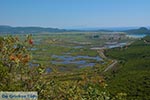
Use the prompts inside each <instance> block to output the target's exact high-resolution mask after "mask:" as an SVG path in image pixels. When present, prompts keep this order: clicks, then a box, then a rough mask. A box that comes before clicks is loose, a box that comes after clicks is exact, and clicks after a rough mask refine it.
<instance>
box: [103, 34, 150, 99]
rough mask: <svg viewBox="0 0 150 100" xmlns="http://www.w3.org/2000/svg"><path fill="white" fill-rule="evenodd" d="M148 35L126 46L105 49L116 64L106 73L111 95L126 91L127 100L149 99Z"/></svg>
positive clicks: (149, 56)
mask: <svg viewBox="0 0 150 100" xmlns="http://www.w3.org/2000/svg"><path fill="white" fill-rule="evenodd" d="M149 41H150V37H149V36H147V37H145V38H144V39H141V40H138V41H136V42H134V43H133V44H132V45H130V46H129V47H128V48H127V47H125V48H122V49H121V48H115V49H111V50H107V51H106V52H105V53H106V55H107V56H108V57H110V58H112V59H116V60H118V62H119V63H118V65H117V66H116V67H115V68H113V70H112V71H110V72H109V73H108V76H107V79H108V83H109V84H111V85H109V89H110V91H112V95H114V94H115V93H118V92H121V93H127V98H128V99H127V100H150V73H149V71H150V60H149V59H150V42H149Z"/></svg>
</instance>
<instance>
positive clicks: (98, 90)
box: [0, 32, 150, 100]
mask: <svg viewBox="0 0 150 100" xmlns="http://www.w3.org/2000/svg"><path fill="white" fill-rule="evenodd" d="M139 39H140V40H139ZM144 40H145V41H147V42H146V43H145V42H143V41H144ZM148 41H149V37H145V38H143V39H141V38H131V37H128V36H127V35H126V33H124V32H62V33H39V34H35V33H34V34H32V35H27V36H26V34H13V35H6V34H5V35H2V36H1V38H0V43H1V49H0V50H1V55H0V57H1V62H0V69H1V74H0V77H1V84H0V90H1V91H3V90H5V91H6V90H7V91H19V90H20V91H22V90H25V91H38V94H39V99H40V100H58V99H59V100H60V99H61V100H82V99H84V100H89V99H90V100H130V99H131V100H134V99H139V100H140V99H145V100H148V99H149V96H148V95H149V90H148V89H146V88H149V82H150V81H149V77H148V76H149V71H148V70H149V64H148V63H149V59H148V58H149V51H150V50H149V43H148ZM110 66H111V67H112V68H110V69H108V70H107V71H106V68H108V67H110ZM126 73H128V74H126ZM130 76H133V77H130ZM139 80H140V81H139ZM140 84H141V85H140ZM133 87H135V88H133ZM136 87H137V88H136ZM145 89H146V90H145ZM143 96H144V97H143Z"/></svg>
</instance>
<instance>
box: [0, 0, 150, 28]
mask: <svg viewBox="0 0 150 100" xmlns="http://www.w3.org/2000/svg"><path fill="white" fill-rule="evenodd" d="M0 25H11V26H42V27H58V28H72V27H128V26H150V0H0Z"/></svg>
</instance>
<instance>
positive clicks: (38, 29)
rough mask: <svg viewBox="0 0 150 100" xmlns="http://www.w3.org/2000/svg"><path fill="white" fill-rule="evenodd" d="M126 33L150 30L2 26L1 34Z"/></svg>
mask: <svg viewBox="0 0 150 100" xmlns="http://www.w3.org/2000/svg"><path fill="white" fill-rule="evenodd" d="M114 31H115V32H126V33H127V34H150V29H147V28H146V27H141V28H137V27H136V28H133V29H132V28H131V27H124V28H123V27H122V28H104V29H98V28H91V29H88V30H87V29H58V28H43V27H11V26H5V25H0V34H5V33H11V34H14V33H41V32H114Z"/></svg>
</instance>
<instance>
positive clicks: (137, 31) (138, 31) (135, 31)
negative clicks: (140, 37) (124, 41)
mask: <svg viewBox="0 0 150 100" xmlns="http://www.w3.org/2000/svg"><path fill="white" fill-rule="evenodd" d="M124 32H126V33H128V34H150V30H149V29H147V28H145V27H141V28H139V29H130V30H126V31H124Z"/></svg>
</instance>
